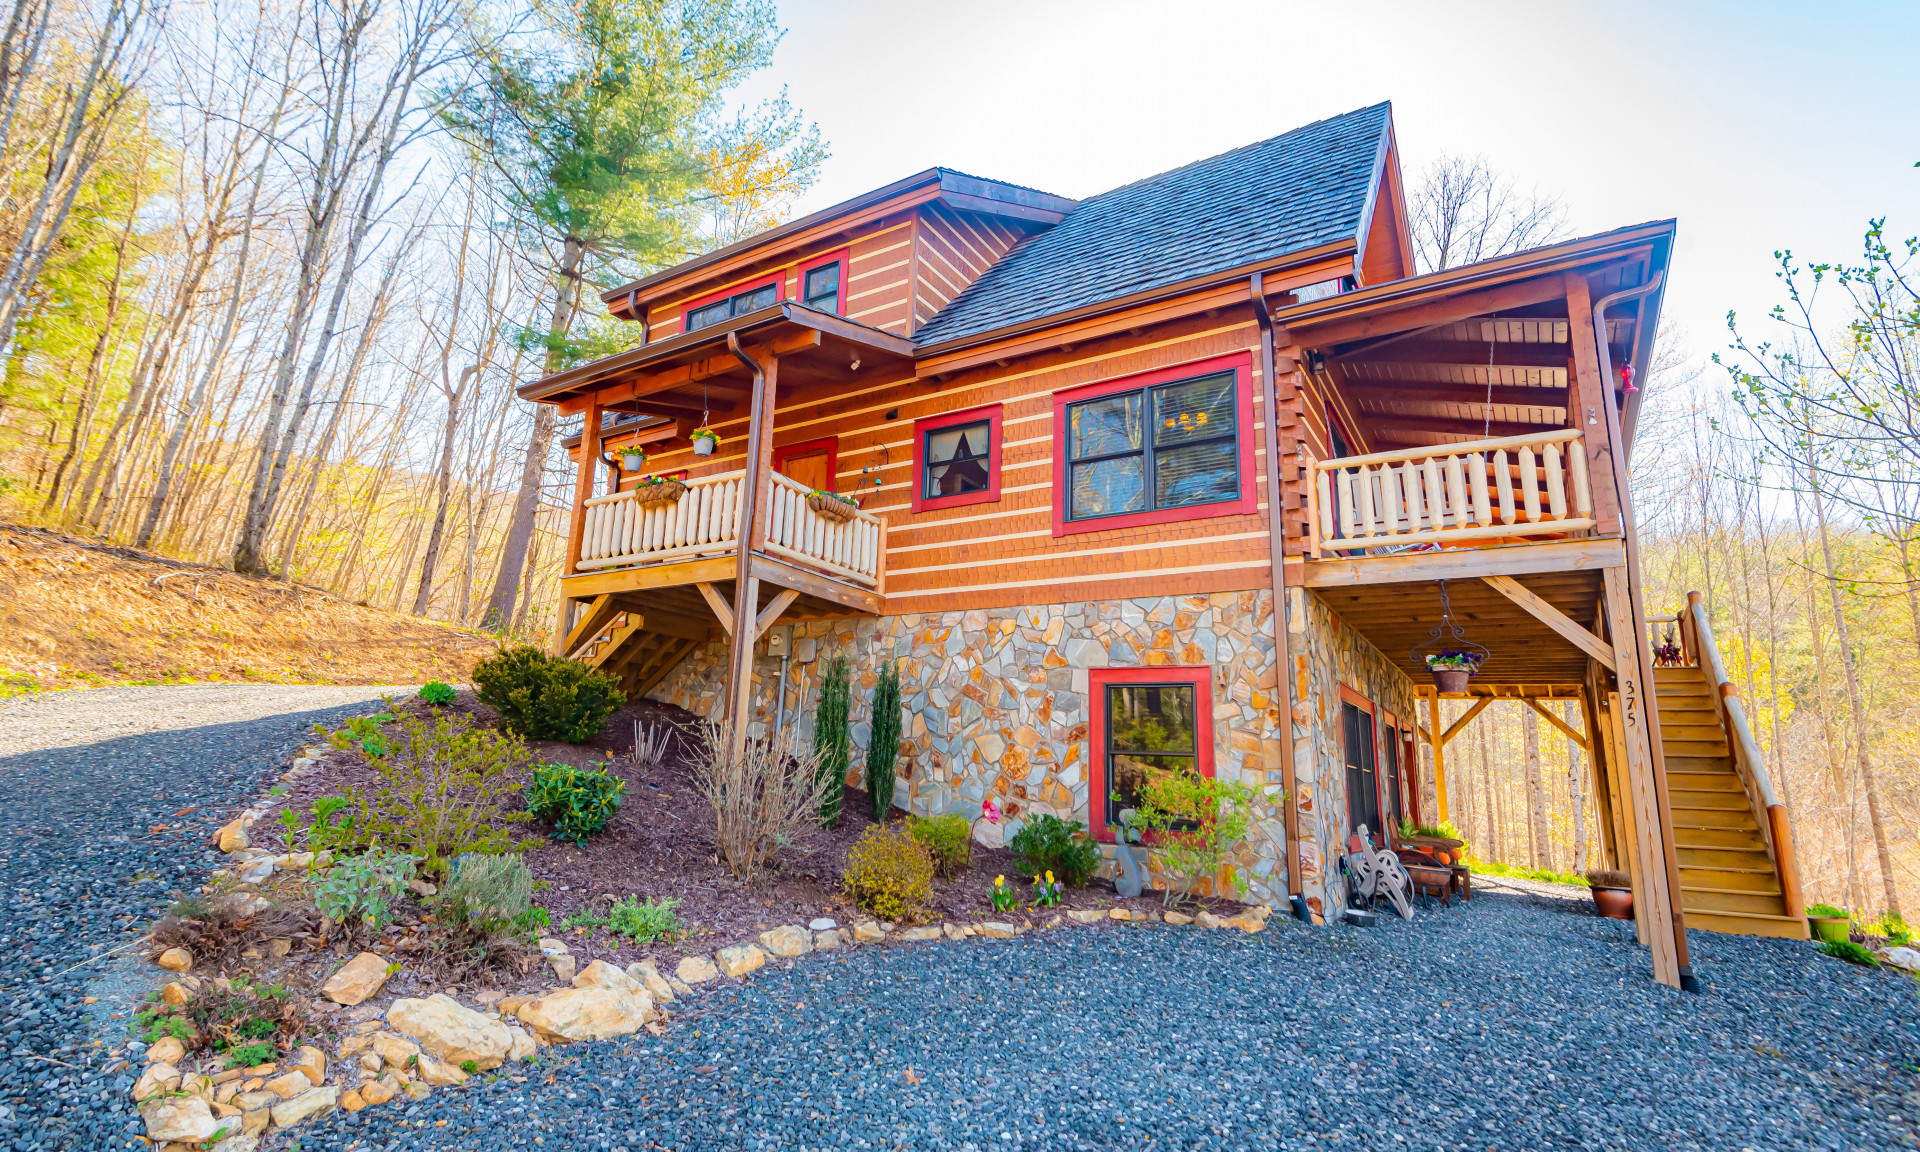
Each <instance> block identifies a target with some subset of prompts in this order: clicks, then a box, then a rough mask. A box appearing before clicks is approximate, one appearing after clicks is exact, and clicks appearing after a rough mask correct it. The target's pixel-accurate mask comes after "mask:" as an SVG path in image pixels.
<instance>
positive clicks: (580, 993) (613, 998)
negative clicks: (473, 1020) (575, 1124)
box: [493, 949, 765, 1067]
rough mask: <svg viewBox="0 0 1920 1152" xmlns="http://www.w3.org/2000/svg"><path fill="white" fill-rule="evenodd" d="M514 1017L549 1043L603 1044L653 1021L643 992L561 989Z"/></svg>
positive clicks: (527, 1005)
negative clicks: (595, 1041) (580, 1042)
mask: <svg viewBox="0 0 1920 1152" xmlns="http://www.w3.org/2000/svg"><path fill="white" fill-rule="evenodd" d="M756 951H757V949H756ZM764 960H765V958H764V956H763V957H762V962H763V963H764ZM616 971H618V969H616ZM515 1016H516V1017H517V1018H518V1019H519V1021H520V1023H522V1024H524V1025H526V1026H527V1027H528V1029H530V1030H531V1031H532V1032H533V1033H534V1034H536V1035H539V1036H543V1037H546V1038H548V1039H550V1040H605V1039H607V1038H609V1037H612V1036H625V1035H628V1034H629V1033H632V1032H637V1031H639V1030H640V1028H641V1027H642V1026H644V1025H645V1024H646V1022H647V1021H649V1020H651V1019H653V999H652V998H651V997H650V996H648V995H647V993H646V992H645V991H644V990H639V991H633V992H627V991H622V990H620V989H616V988H563V989H558V990H555V991H553V992H549V993H547V994H545V995H543V996H540V997H537V998H535V999H533V1000H529V1001H527V1002H526V1003H525V1004H522V1005H521V1006H520V1008H519V1011H517V1012H516V1013H515ZM493 1066H494V1067H498V1063H497V1062H496V1063H495V1064H494V1065H493Z"/></svg>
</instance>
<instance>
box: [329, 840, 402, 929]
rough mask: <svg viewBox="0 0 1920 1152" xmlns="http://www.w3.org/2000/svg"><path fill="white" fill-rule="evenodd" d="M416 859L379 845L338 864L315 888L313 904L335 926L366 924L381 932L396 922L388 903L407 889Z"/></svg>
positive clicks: (330, 869)
mask: <svg viewBox="0 0 1920 1152" xmlns="http://www.w3.org/2000/svg"><path fill="white" fill-rule="evenodd" d="M417 863H418V861H416V860H415V859H414V858H413V857H411V856H408V855H406V854H405V853H402V852H394V851H390V850H389V849H386V848H382V847H380V846H379V845H375V846H373V847H372V848H369V849H367V850H366V851H365V852H364V853H362V854H361V855H358V856H349V857H348V858H346V859H345V860H341V861H339V862H338V863H336V864H334V866H333V867H332V868H329V869H327V872H326V874H325V875H324V876H322V877H320V879H319V880H318V881H317V882H316V883H315V884H314V886H313V903H314V906H315V907H316V908H318V909H320V913H321V915H323V916H325V917H326V918H327V919H329V920H331V921H333V922H334V923H335V924H340V925H345V926H348V927H351V926H353V925H355V924H364V925H365V926H366V927H367V928H369V929H372V930H373V931H375V932H378V931H379V930H380V929H382V928H385V927H386V926H387V925H388V924H389V923H390V922H391V921H392V920H393V913H392V910H391V909H390V908H389V907H388V902H389V901H391V900H394V899H397V898H398V897H399V895H400V893H402V892H405V891H406V890H407V881H409V880H411V879H413V870H414V866H415V865H416V864H417Z"/></svg>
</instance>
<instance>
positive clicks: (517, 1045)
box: [507, 1024, 540, 1064]
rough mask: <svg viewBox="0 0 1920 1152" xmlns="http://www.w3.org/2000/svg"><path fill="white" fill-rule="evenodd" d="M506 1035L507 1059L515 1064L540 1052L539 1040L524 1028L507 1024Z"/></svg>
mask: <svg viewBox="0 0 1920 1152" xmlns="http://www.w3.org/2000/svg"><path fill="white" fill-rule="evenodd" d="M507 1037H508V1039H509V1044H508V1046H507V1059H509V1060H511V1061H513V1062H514V1063H515V1064H518V1063H519V1062H520V1061H522V1060H531V1059H533V1058H534V1057H535V1056H538V1055H539V1054H540V1044H539V1042H538V1041H537V1040H535V1039H534V1037H533V1034H532V1033H530V1032H528V1031H527V1030H526V1029H525V1028H517V1027H514V1026H513V1025H511V1024H509V1025H508V1026H507Z"/></svg>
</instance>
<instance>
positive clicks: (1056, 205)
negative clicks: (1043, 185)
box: [938, 168, 1079, 217]
mask: <svg viewBox="0 0 1920 1152" xmlns="http://www.w3.org/2000/svg"><path fill="white" fill-rule="evenodd" d="M938 171H939V173H940V191H941V192H942V193H945V194H948V195H954V196H970V197H973V198H975V199H979V200H989V201H992V202H993V203H994V204H995V205H999V206H1002V207H1003V208H1004V207H1006V206H1018V207H1021V208H1033V209H1038V210H1039V211H1042V212H1048V213H1053V214H1054V215H1055V216H1056V217H1057V216H1064V215H1066V214H1067V213H1068V212H1070V211H1072V210H1073V206H1074V205H1076V204H1078V203H1079V201H1078V200H1071V199H1068V198H1067V197H1065V196H1055V195H1054V194H1052V193H1051V192H1041V191H1039V190H1038V189H1034V188H1020V187H1016V186H1015V185H1012V184H1001V183H998V182H997V181H993V180H982V179H980V178H979V177H978V176H968V175H967V174H965V173H964V172H950V171H948V170H946V169H944V168H942V169H938Z"/></svg>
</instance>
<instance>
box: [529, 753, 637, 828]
mask: <svg viewBox="0 0 1920 1152" xmlns="http://www.w3.org/2000/svg"><path fill="white" fill-rule="evenodd" d="M626 790H627V782H626V781H625V780H622V779H621V778H620V777H618V776H614V775H610V774H609V773H608V772H607V769H606V767H605V766H604V765H603V766H601V767H598V768H592V769H588V768H575V767H574V766H573V765H571V764H541V765H539V766H537V767H536V768H534V770H533V778H532V779H531V780H529V781H527V786H526V789H525V793H526V797H527V811H529V812H532V813H533V814H534V815H535V816H538V817H539V818H540V819H542V820H545V821H546V822H547V823H549V824H551V825H553V834H554V839H556V840H564V841H568V842H570V843H574V844H585V843H586V842H587V837H588V836H591V835H592V834H594V833H595V832H598V831H600V830H601V829H602V828H605V827H606V826H607V821H609V820H611V819H613V813H614V810H615V809H616V808H618V807H620V797H621V796H622V795H623V794H625V792H626Z"/></svg>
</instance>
